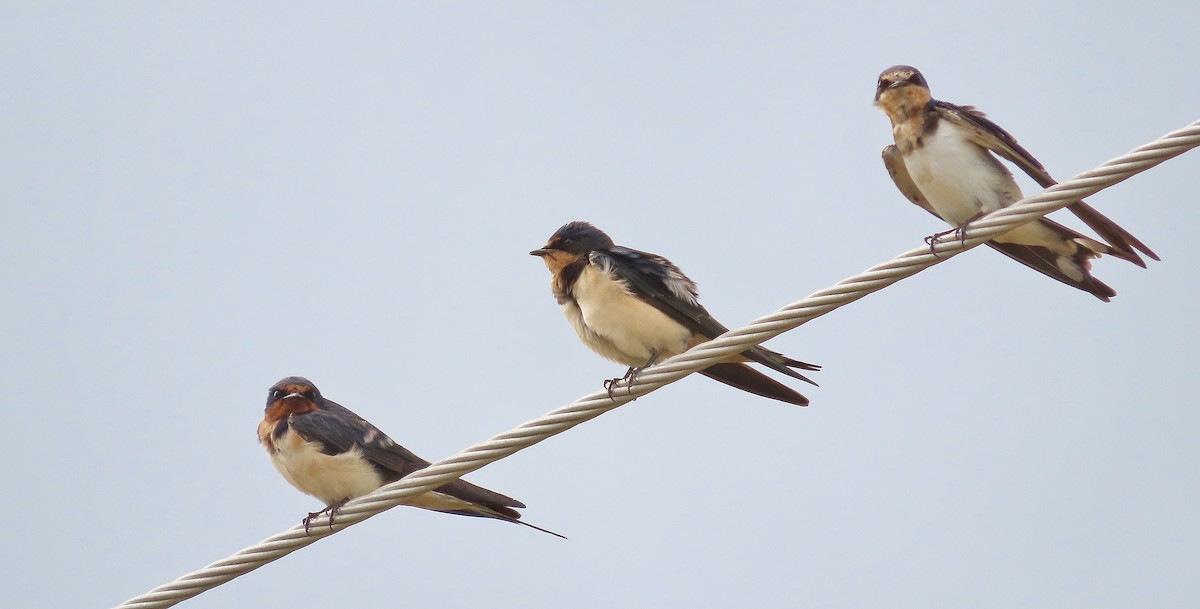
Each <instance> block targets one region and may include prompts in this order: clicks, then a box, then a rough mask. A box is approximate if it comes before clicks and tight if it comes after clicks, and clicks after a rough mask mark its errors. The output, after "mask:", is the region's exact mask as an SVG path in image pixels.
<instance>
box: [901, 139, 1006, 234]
mask: <svg viewBox="0 0 1200 609" xmlns="http://www.w3.org/2000/svg"><path fill="white" fill-rule="evenodd" d="M904 165H905V167H906V168H907V169H908V173H909V175H911V176H912V179H913V182H914V183H916V185H917V188H919V189H920V190H921V194H923V195H924V196H925V198H926V200H928V201H929V205H930V206H932V207H933V209H934V210H935V211H937V213H938V215H939V216H941V217H942V219H943V220H945V221H946V222H948V223H949V224H950V225H951V226H955V227H959V226H962V225H963V224H964V223H966V222H967V221H968V220H970V219H972V218H973V217H975V216H976V215H978V214H979V213H980V212H991V211H995V210H997V209H1000V208H1001V207H1004V206H1006V205H1008V204H1010V203H1012V202H1013V201H1016V200H1018V199H1020V198H1021V190H1020V188H1018V187H1017V184H1016V182H1015V181H1013V178H1012V174H1011V173H1009V172H1008V170H1006V169H1005V168H1004V166H1003V165H1001V164H1000V162H999V161H997V160H996V158H995V157H993V156H992V155H991V153H989V152H988V151H987V150H985V149H984V148H982V147H980V146H979V145H977V144H975V143H974V142H972V141H970V140H969V139H967V137H966V136H965V135H964V134H963V133H962V132H961V131H960V130H959V129H958V128H956V127H955V126H953V125H951V124H949V123H947V122H945V121H943V123H942V124H941V125H940V126H939V128H938V129H937V130H935V131H933V132H932V133H929V134H927V135H926V136H925V139H924V144H923V145H922V146H918V147H916V148H913V149H912V150H911V151H909V152H908V153H906V154H905V155H904Z"/></svg>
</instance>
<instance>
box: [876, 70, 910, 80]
mask: <svg viewBox="0 0 1200 609" xmlns="http://www.w3.org/2000/svg"><path fill="white" fill-rule="evenodd" d="M916 75H917V73H916V72H914V71H912V70H892V71H890V72H884V74H883V76H881V77H880V80H887V81H891V82H900V81H903V80H912V78H913V77H914V76H916Z"/></svg>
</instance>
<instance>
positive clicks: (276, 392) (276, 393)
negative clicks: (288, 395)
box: [271, 389, 283, 400]
mask: <svg viewBox="0 0 1200 609" xmlns="http://www.w3.org/2000/svg"><path fill="white" fill-rule="evenodd" d="M281 397H283V392H282V391H280V390H278V389H272V390H271V399H272V400H278V399H279V398H281Z"/></svg>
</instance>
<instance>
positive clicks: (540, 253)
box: [529, 248, 551, 257]
mask: <svg viewBox="0 0 1200 609" xmlns="http://www.w3.org/2000/svg"><path fill="white" fill-rule="evenodd" d="M550 252H551V250H548V249H545V248H541V249H536V250H533V251H531V252H529V255H530V256H541V257H545V256H549V255H550Z"/></svg>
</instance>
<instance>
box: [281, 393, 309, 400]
mask: <svg viewBox="0 0 1200 609" xmlns="http://www.w3.org/2000/svg"><path fill="white" fill-rule="evenodd" d="M302 397H304V396H302V395H300V394H299V393H296V392H292V393H289V394H287V395H285V396H283V397H282V398H280V399H283V400H286V399H288V398H302Z"/></svg>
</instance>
